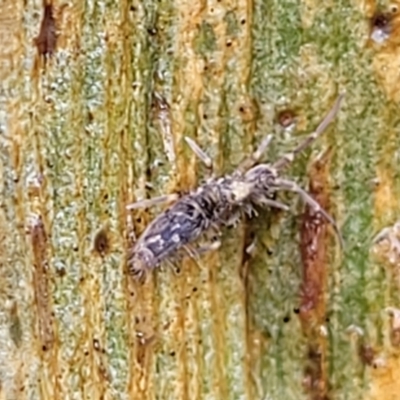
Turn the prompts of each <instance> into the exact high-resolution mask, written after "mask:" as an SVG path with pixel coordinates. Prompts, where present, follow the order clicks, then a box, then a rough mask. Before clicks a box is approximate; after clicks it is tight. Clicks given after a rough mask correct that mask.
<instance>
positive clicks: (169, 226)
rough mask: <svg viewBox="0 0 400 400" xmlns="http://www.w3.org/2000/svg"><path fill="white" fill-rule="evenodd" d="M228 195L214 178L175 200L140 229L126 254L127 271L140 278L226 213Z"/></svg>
mask: <svg viewBox="0 0 400 400" xmlns="http://www.w3.org/2000/svg"><path fill="white" fill-rule="evenodd" d="M227 200H228V199H227V198H226V196H225V195H224V191H222V190H221V189H220V185H219V184H217V181H214V180H212V181H211V182H210V183H208V184H206V185H204V186H201V187H200V188H198V189H197V190H196V191H195V192H193V193H191V194H188V195H186V196H184V197H182V198H181V199H179V200H177V202H176V203H175V204H173V205H172V206H171V207H170V208H168V209H167V210H166V211H164V212H163V213H161V214H160V215H159V216H158V217H157V218H156V219H155V220H154V221H153V222H151V223H150V225H149V226H148V227H147V228H146V230H145V231H144V232H143V234H142V236H141V237H140V238H139V240H138V242H137V243H136V244H135V245H134V247H133V248H132V249H131V251H130V254H129V257H128V267H129V271H130V273H132V274H133V275H136V276H138V277H139V278H140V277H142V275H143V274H144V273H145V271H146V270H150V269H153V268H155V267H157V266H158V265H159V263H160V262H161V261H162V260H164V259H167V258H168V257H170V256H172V255H173V254H174V253H175V252H177V251H178V250H180V249H181V248H184V246H185V245H187V244H189V243H192V242H194V241H196V240H197V239H199V238H200V236H201V235H202V234H203V233H204V232H206V231H207V230H208V229H209V228H210V227H211V226H212V225H213V224H216V225H220V223H221V218H223V217H224V215H225V214H229V210H228V209H229V203H228V201H227Z"/></svg>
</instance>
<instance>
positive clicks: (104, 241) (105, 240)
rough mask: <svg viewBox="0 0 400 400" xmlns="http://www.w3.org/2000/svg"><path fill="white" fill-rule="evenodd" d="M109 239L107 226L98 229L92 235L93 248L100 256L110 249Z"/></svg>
mask: <svg viewBox="0 0 400 400" xmlns="http://www.w3.org/2000/svg"><path fill="white" fill-rule="evenodd" d="M110 247H111V245H110V239H109V233H108V230H107V228H102V229H100V230H99V231H98V232H97V233H96V235H95V237H94V250H95V251H96V252H97V253H98V254H99V255H100V256H102V257H104V256H105V255H106V254H107V253H108V252H109V251H110Z"/></svg>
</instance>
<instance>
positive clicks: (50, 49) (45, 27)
mask: <svg viewBox="0 0 400 400" xmlns="http://www.w3.org/2000/svg"><path fill="white" fill-rule="evenodd" d="M43 8H44V9H43V18H42V23H41V25H40V31H39V35H38V37H37V38H36V39H35V43H36V47H37V49H38V53H39V55H40V56H44V57H47V56H49V57H51V56H52V55H53V54H54V51H55V50H56V44H57V29H56V20H55V18H54V7H53V4H52V3H49V4H46V2H45V4H44V7H43Z"/></svg>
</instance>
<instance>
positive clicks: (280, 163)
mask: <svg viewBox="0 0 400 400" xmlns="http://www.w3.org/2000/svg"><path fill="white" fill-rule="evenodd" d="M344 95H345V93H342V94H340V95H339V97H338V98H337V99H336V101H335V104H334V105H333V107H332V108H331V110H330V111H329V113H328V114H327V115H326V117H325V118H324V119H323V120H322V122H321V123H320V124H319V126H318V128H317V129H316V130H315V131H314V132H313V133H312V134H311V135H308V136H307V138H306V139H304V141H303V142H301V143H300V144H299V145H298V146H297V147H296V148H295V149H294V150H293V151H292V152H290V153H288V154H285V155H284V156H283V157H282V158H280V159H279V160H277V161H276V162H275V163H274V164H273V165H272V168H274V169H275V170H276V171H280V170H282V169H284V168H285V167H287V166H288V165H289V164H290V163H291V162H292V161H293V160H294V158H295V157H296V156H297V155H298V154H299V153H301V152H302V151H303V150H304V149H305V148H307V147H308V146H310V145H311V144H312V143H313V142H314V141H315V140H317V139H318V138H319V136H321V135H322V134H323V133H324V131H325V129H326V128H327V127H328V125H329V124H330V123H331V122H332V121H333V120H334V119H335V117H336V114H337V113H338V111H339V108H340V104H341V102H342V100H343V97H344Z"/></svg>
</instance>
